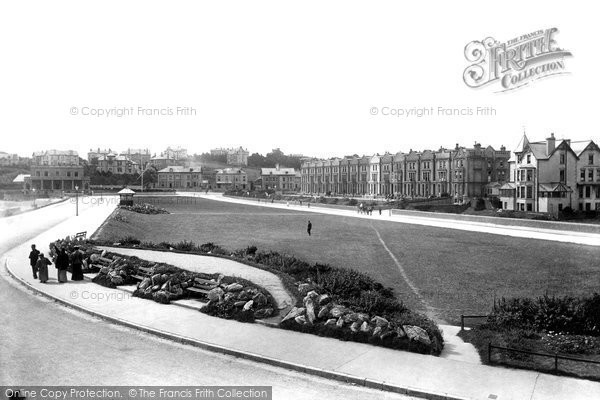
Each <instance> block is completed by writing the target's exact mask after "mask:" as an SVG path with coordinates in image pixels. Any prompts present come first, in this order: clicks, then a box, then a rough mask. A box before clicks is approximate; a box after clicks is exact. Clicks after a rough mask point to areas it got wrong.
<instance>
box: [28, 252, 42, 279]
mask: <svg viewBox="0 0 600 400" xmlns="http://www.w3.org/2000/svg"><path fill="white" fill-rule="evenodd" d="M39 258H40V251H39V250H38V249H36V248H35V244H32V245H31V252H30V253H29V265H31V272H33V279H37V266H36V265H37V261H38V259H39Z"/></svg>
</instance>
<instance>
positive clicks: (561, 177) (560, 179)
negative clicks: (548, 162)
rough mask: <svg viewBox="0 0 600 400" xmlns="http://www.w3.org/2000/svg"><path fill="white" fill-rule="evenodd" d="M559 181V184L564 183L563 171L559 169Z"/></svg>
mask: <svg viewBox="0 0 600 400" xmlns="http://www.w3.org/2000/svg"><path fill="white" fill-rule="evenodd" d="M559 181H560V182H563V183H564V182H565V170H564V169H561V170H560V178H559Z"/></svg>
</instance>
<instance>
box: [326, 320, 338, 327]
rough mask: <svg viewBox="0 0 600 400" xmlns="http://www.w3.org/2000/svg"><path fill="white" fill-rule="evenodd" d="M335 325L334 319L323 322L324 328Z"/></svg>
mask: <svg viewBox="0 0 600 400" xmlns="http://www.w3.org/2000/svg"><path fill="white" fill-rule="evenodd" d="M335 323H336V319H335V318H329V319H328V320H327V321H325V326H328V325H335Z"/></svg>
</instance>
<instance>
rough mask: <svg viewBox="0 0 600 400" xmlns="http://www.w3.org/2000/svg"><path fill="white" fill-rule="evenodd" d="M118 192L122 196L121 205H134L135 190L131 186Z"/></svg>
mask: <svg viewBox="0 0 600 400" xmlns="http://www.w3.org/2000/svg"><path fill="white" fill-rule="evenodd" d="M117 194H118V195H119V198H120V201H119V205H120V206H132V205H133V195H134V194H135V192H134V191H133V190H131V189H129V188H125V189H123V190H121V191H120V192H119V193H117Z"/></svg>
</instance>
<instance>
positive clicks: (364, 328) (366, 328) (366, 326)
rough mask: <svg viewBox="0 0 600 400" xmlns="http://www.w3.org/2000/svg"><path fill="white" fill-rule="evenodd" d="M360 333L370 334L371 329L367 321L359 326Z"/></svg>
mask: <svg viewBox="0 0 600 400" xmlns="http://www.w3.org/2000/svg"><path fill="white" fill-rule="evenodd" d="M360 331H361V332H365V333H369V332H371V327H370V326H369V323H368V322H367V321H364V322H363V323H362V324H361V325H360Z"/></svg>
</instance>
